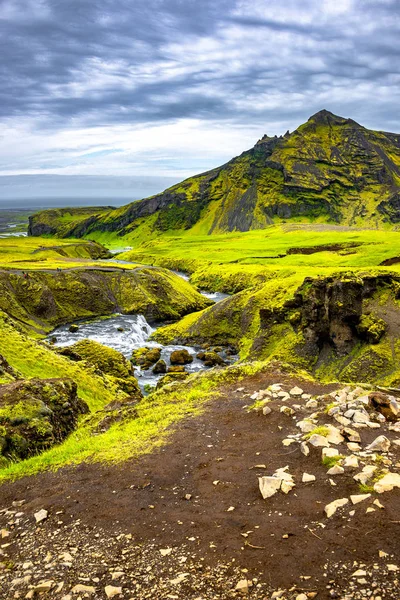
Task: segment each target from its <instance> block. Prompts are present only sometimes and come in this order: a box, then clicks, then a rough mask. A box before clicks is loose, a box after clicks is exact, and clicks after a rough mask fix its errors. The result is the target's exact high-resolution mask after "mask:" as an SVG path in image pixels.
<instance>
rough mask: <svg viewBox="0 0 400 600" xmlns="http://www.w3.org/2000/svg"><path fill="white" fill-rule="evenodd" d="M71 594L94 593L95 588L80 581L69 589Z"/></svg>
mask: <svg viewBox="0 0 400 600" xmlns="http://www.w3.org/2000/svg"><path fill="white" fill-rule="evenodd" d="M71 593H72V594H89V595H91V594H95V593H96V588H95V587H93V586H91V585H83V584H81V583H78V585H75V586H74V587H73V588H72V590H71Z"/></svg>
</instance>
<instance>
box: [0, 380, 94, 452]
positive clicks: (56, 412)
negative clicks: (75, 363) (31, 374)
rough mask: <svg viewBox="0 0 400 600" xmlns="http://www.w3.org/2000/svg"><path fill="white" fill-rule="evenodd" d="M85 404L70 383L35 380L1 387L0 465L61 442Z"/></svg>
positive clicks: (73, 384) (72, 428)
mask: <svg viewBox="0 0 400 600" xmlns="http://www.w3.org/2000/svg"><path fill="white" fill-rule="evenodd" d="M87 411H88V407H87V405H86V403H85V402H84V401H83V400H81V399H80V398H78V396H77V386H76V383H74V382H73V381H72V380H69V379H44V380H39V379H32V380H30V381H17V382H14V383H10V384H7V385H1V386H0V463H1V461H2V460H3V462H6V461H7V460H8V459H12V460H15V459H23V458H26V457H28V456H32V455H33V454H37V453H39V452H41V451H43V450H45V449H46V448H50V447H51V446H53V445H54V444H56V443H58V442H61V441H62V440H63V439H65V438H66V436H67V435H68V434H69V433H71V432H72V431H73V430H74V429H75V427H76V426H77V422H78V417H79V415H80V414H83V413H86V412H87Z"/></svg>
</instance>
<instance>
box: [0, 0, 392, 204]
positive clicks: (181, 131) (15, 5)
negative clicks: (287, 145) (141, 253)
mask: <svg viewBox="0 0 400 600" xmlns="http://www.w3.org/2000/svg"><path fill="white" fill-rule="evenodd" d="M399 58H400V1H399V0H284V1H282V0H251V1H250V0H201V1H199V0H96V1H94V0H0V201H1V199H7V198H13V197H21V194H22V196H23V195H24V194H25V195H26V197H35V198H36V197H39V196H43V195H44V196H46V195H49V196H52V195H58V196H61V197H66V196H69V195H72V196H79V195H81V196H87V195H89V196H91V197H93V196H96V195H97V194H98V195H99V197H100V196H102V197H105V196H107V197H108V196H109V197H114V196H115V197H130V196H131V197H141V196H142V195H146V194H147V195H148V194H149V193H156V192H157V191H161V189H163V188H164V187H166V186H167V185H170V184H172V183H173V182H177V181H180V180H181V179H183V178H185V177H188V176H190V175H193V174H195V173H199V172H203V171H205V170H207V169H209V168H212V167H215V166H218V165H220V164H223V163H224V162H226V161H227V160H229V159H230V158H232V157H233V156H236V155H238V154H240V153H241V152H242V151H244V150H246V149H248V148H250V147H252V146H253V145H254V144H255V142H256V141H257V140H258V139H259V138H260V137H262V135H264V134H265V133H267V134H268V135H275V134H277V135H280V134H283V133H285V131H286V130H288V129H289V130H290V131H292V130H293V129H295V128H296V127H298V126H299V125H300V124H301V123H303V122H305V121H306V120H307V119H308V118H309V117H310V116H311V115H312V114H314V113H315V112H317V111H319V110H321V109H323V108H325V109H327V110H330V111H332V112H334V113H335V114H339V115H340V116H344V117H351V118H353V119H354V120H356V121H358V122H359V123H361V124H363V125H365V126H366V127H370V128H373V129H380V130H386V131H396V132H400V112H399V106H400V60H399ZM57 182H59V183H57ZM144 182H145V184H144ZM21 190H22V191H21Z"/></svg>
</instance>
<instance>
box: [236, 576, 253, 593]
mask: <svg viewBox="0 0 400 600" xmlns="http://www.w3.org/2000/svg"><path fill="white" fill-rule="evenodd" d="M252 585H253V582H252V581H250V580H247V579H241V580H240V581H239V582H238V583H237V584H236V587H235V590H236V591H237V592H242V594H248V592H249V588H250V587H252Z"/></svg>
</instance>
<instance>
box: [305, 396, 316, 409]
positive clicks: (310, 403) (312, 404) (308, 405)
mask: <svg viewBox="0 0 400 600" xmlns="http://www.w3.org/2000/svg"><path fill="white" fill-rule="evenodd" d="M303 396H304V394H303ZM306 408H312V409H314V408H318V402H317V401H316V400H309V401H308V402H306Z"/></svg>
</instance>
